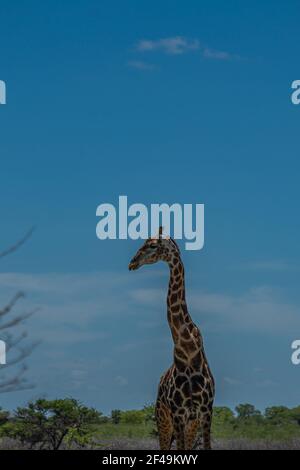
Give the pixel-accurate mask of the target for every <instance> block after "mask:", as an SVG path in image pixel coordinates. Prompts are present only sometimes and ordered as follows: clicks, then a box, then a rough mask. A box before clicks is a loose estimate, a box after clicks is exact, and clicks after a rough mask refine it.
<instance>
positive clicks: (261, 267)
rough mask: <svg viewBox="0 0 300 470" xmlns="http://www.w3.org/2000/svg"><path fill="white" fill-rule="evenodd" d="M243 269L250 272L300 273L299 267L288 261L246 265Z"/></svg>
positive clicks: (270, 261)
mask: <svg viewBox="0 0 300 470" xmlns="http://www.w3.org/2000/svg"><path fill="white" fill-rule="evenodd" d="M241 269H244V270H250V271H273V272H282V271H299V267H298V266H295V265H294V264H293V263H291V262H289V261H286V260H280V259H279V260H262V261H251V262H249V263H244V264H243V265H242V266H241Z"/></svg>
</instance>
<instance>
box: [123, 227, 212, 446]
mask: <svg viewBox="0 0 300 470" xmlns="http://www.w3.org/2000/svg"><path fill="white" fill-rule="evenodd" d="M159 260H162V261H165V262H167V263H168V265H169V268H170V281H169V290H168V296H167V311H168V322H169V326H170V330H171V334H172V338H173V342H174V360H173V364H172V366H171V367H170V368H169V369H168V370H167V371H166V372H165V373H164V374H163V375H162V377H161V379H160V383H159V387H158V396H157V402H156V422H157V427H158V434H159V442H160V448H161V449H162V450H168V449H170V448H171V445H172V442H173V441H174V440H176V445H177V448H178V449H181V450H188V449H192V448H193V447H194V445H195V441H196V439H197V436H198V432H199V430H200V429H201V430H202V437H203V446H204V448H205V449H210V448H211V443H210V428H211V418H212V406H213V400H214V379H213V376H212V373H211V371H210V368H209V365H208V362H207V359H206V356H205V352H204V346H203V340H202V336H201V333H200V331H199V329H198V327H197V326H196V325H195V324H194V322H193V321H192V319H191V317H190V315H189V313H188V310H187V305H186V300H185V283H184V267H183V263H182V260H181V257H180V251H179V248H178V246H177V244H176V242H175V241H174V240H172V239H163V238H161V230H160V237H159V238H158V239H151V238H150V239H148V240H146V242H145V243H144V245H143V246H142V248H141V249H140V250H139V251H138V252H137V254H136V255H135V257H134V258H133V259H132V261H131V263H130V265H129V269H132V270H134V269H137V268H139V267H140V266H142V265H143V264H153V263H155V262H157V261H159Z"/></svg>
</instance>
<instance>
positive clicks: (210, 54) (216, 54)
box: [202, 47, 237, 60]
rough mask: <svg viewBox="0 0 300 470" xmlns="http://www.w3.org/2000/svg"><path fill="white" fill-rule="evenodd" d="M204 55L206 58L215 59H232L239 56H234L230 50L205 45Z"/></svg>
mask: <svg viewBox="0 0 300 470" xmlns="http://www.w3.org/2000/svg"><path fill="white" fill-rule="evenodd" d="M202 55H203V57H204V58H205V59H215V60H230V59H234V58H237V56H233V55H232V54H230V53H229V52H226V51H218V50H215V49H210V48H208V47H205V48H204V49H203V50H202Z"/></svg>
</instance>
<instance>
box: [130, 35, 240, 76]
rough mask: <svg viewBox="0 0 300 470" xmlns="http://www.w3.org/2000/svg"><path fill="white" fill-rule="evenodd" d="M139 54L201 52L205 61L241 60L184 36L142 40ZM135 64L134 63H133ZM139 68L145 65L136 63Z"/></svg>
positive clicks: (138, 46)
mask: <svg viewBox="0 0 300 470" xmlns="http://www.w3.org/2000/svg"><path fill="white" fill-rule="evenodd" d="M136 50H137V51H138V52H153V51H158V52H162V53H164V54H168V55H182V54H186V53H187V52H191V51H199V53H200V54H201V56H202V57H203V58H205V59H214V60H221V61H226V60H231V59H239V58H240V57H239V56H238V55H235V54H231V53H229V52H227V51H223V50H217V49H212V48H210V47H206V46H204V45H202V44H201V43H200V41H199V39H196V38H194V39H189V38H186V37H184V36H173V37H167V38H160V39H154V40H153V39H142V40H140V41H139V42H138V44H137V46H136ZM133 63H134V62H133ZM136 65H137V68H140V67H139V66H141V68H142V67H143V65H144V63H143V62H141V63H139V62H138V61H137V62H136Z"/></svg>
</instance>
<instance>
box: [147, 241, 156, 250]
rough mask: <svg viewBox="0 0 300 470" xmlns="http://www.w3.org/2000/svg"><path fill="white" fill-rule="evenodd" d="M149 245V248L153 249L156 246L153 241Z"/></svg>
mask: <svg viewBox="0 0 300 470" xmlns="http://www.w3.org/2000/svg"><path fill="white" fill-rule="evenodd" d="M149 246H150V248H151V249H152V250H154V249H155V248H156V246H157V245H156V244H154V243H152V244H151V245H149Z"/></svg>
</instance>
